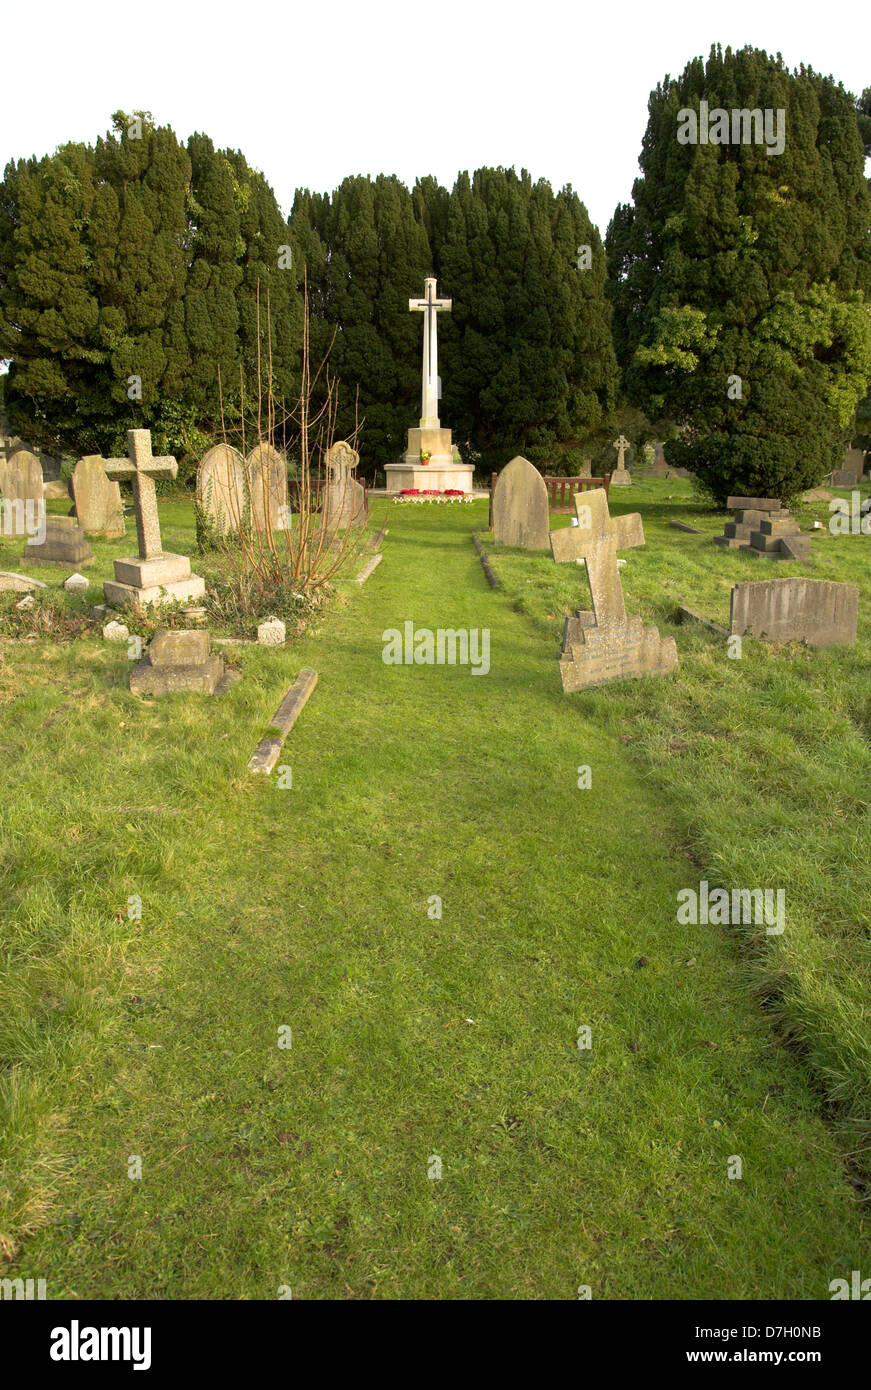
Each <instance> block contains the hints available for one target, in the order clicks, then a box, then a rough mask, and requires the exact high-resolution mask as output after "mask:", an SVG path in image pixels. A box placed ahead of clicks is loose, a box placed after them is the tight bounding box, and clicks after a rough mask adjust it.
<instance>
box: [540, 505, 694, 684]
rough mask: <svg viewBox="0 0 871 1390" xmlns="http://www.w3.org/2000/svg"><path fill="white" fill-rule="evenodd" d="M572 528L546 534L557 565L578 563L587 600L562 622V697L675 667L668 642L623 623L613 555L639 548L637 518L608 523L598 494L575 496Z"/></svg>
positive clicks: (634, 623)
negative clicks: (584, 579) (581, 563)
mask: <svg viewBox="0 0 871 1390" xmlns="http://www.w3.org/2000/svg"><path fill="white" fill-rule="evenodd" d="M575 511H576V513H577V526H572V527H568V528H566V529H565V530H560V531H551V533H550V545H551V553H552V554H553V558H554V559H555V560H556V561H557V562H567V561H572V560H583V561H584V562H585V564H586V569H587V579H588V581H589V585H590V594H591V596H592V600H593V607H592V610H582V611H581V612H579V613H577V614H576V615H575V617H574V618H568V619H567V620H566V626H565V632H564V634H563V648H562V652H561V654H560V679H561V681H562V686H563V690H564V691H565V692H566V693H569V692H571V691H575V690H584V689H586V688H587V687H588V686H592V685H602V684H603V683H604V682H605V681H611V680H618V679H620V678H621V677H628V676H662V675H666V674H667V673H668V672H670V671H674V670H675V669H676V668H677V664H678V655H677V646H676V645H675V641H674V638H673V637H666V638H661V637H660V635H659V633H658V632H657V630H656V628H655V627H645V626H644V624H643V622H642V621H641V618H640V617H637V616H636V617H631V618H630V617H627V615H626V609H625V606H624V603H623V589H622V586H621V584H620V571H619V569H618V567H617V566H618V560H617V550H618V549H623V548H626V547H629V546H636V545H643V544H644V528H643V527H642V524H641V517H640V516H639V514H638V513H637V512H633V513H632V514H630V515H629V516H620V517H612V516H610V515H609V511H608V498H607V495H606V493H605V489H604V488H596V489H594V490H593V491H591V492H584V493H580V492H579V493H576V494H575Z"/></svg>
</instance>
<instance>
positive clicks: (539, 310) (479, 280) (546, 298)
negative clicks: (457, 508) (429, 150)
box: [440, 168, 617, 471]
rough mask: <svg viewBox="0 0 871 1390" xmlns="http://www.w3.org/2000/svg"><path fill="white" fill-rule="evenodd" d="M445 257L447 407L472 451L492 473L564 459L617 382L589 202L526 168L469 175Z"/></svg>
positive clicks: (453, 213)
mask: <svg viewBox="0 0 871 1390" xmlns="http://www.w3.org/2000/svg"><path fill="white" fill-rule="evenodd" d="M581 248H588V254H587V252H586V251H585V252H584V254H583V257H582V255H581ZM582 259H583V268H582V266H581V264H580V262H581V260H582ZM440 262H441V267H442V285H441V289H442V290H443V291H444V293H445V294H448V295H451V296H452V298H453V300H454V312H453V315H452V318H453V324H452V325H450V326H449V327H448V328H447V330H446V332H445V345H444V364H445V366H444V371H445V409H444V414H445V420H446V422H447V423H448V424H449V425H450V426H451V427H452V428H453V429H454V430H455V438H458V439H459V440H460V442H461V450H462V451H463V453H464V457H466V458H467V459H469V460H471V461H474V462H475V463H476V464H479V465H480V467H482V468H483V469H484V470H485V471H489V470H490V469H491V468H496V467H499V466H501V464H503V463H504V462H506V461H507V460H508V459H509V458H511V457H512V455H513V454H516V453H525V454H526V456H527V457H528V458H530V460H532V461H533V462H536V463H541V464H544V463H548V464H550V465H551V466H557V467H558V466H560V464H559V462H558V460H559V459H560V457H561V456H562V455H563V453H564V452H565V450H566V449H567V448H569V449H571V448H572V446H573V445H574V444H576V442H577V441H578V440H579V439H581V438H582V437H584V436H585V435H586V434H588V433H589V432H591V431H594V430H596V429H597V428H599V427H600V426H601V425H602V423H603V421H604V420H605V419H606V417H607V416H608V414H609V412H610V411H611V410H612V408H613V405H614V395H615V389H616V377H617V371H616V363H615V359H614V353H613V347H612V344H611V338H610V331H609V319H610V307H609V305H608V302H607V300H606V298H605V293H604V284H605V256H604V251H603V248H602V243H601V240H600V238H599V235H598V233H597V231H596V229H595V228H594V227H593V225H592V223H591V222H590V220H589V217H588V216H587V213H586V209H585V208H584V206H583V204H582V203H581V202H580V200H579V199H578V197H577V195H576V194H575V193H574V192H573V190H572V189H571V187H567V188H565V189H563V190H562V191H561V192H560V193H559V194H557V195H554V193H553V191H552V189H551V187H550V185H549V184H548V183H547V182H546V181H545V180H540V181H539V182H537V183H535V184H533V182H532V180H531V178H530V176H529V174H528V173H527V172H526V171H525V170H524V171H523V172H522V173H521V174H520V175H517V174H516V173H515V171H514V170H513V169H509V170H505V169H502V168H499V169H479V170H477V171H476V173H475V174H474V175H473V176H472V177H471V178H470V176H469V175H468V173H464V174H461V175H460V176H459V177H458V179H457V181H456V183H455V185H454V188H453V190H452V193H451V197H450V203H449V210H448V219H447V229H446V232H445V239H444V243H443V244H442V246H441V248H440ZM588 262H589V263H588Z"/></svg>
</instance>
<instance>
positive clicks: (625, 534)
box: [550, 487, 644, 627]
mask: <svg viewBox="0 0 871 1390" xmlns="http://www.w3.org/2000/svg"><path fill="white" fill-rule="evenodd" d="M575 511H576V512H577V514H578V524H577V526H569V527H566V528H565V529H563V530H560V531H551V533H550V548H551V553H552V555H553V558H554V559H555V560H556V561H557V562H560V561H565V560H584V561H586V565H587V578H588V580H589V581H590V593H591V594H592V596H593V615H594V617H595V620H596V627H607V626H612V625H614V624H622V623H625V622H626V608H625V606H624V604H623V586H622V585H621V583H620V571H619V570H618V568H617V551H618V550H627V549H629V548H630V547H631V546H635V545H643V544H644V528H643V526H642V525H641V515H640V513H639V512H630V513H629V515H628V516H611V515H610V513H609V511H608V494H607V493H606V492H605V489H604V488H603V487H599V488H594V489H593V490H592V491H591V492H577V493H575Z"/></svg>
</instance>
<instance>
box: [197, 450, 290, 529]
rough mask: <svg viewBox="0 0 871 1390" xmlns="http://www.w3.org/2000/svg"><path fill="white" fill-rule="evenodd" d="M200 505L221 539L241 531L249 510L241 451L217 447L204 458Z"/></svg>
mask: <svg viewBox="0 0 871 1390" xmlns="http://www.w3.org/2000/svg"><path fill="white" fill-rule="evenodd" d="M285 486H286V485H285ZM197 503H198V504H199V506H200V508H201V510H202V511H203V512H204V514H205V516H206V517H207V518H208V519H209V521H210V522H211V525H212V526H213V527H214V528H215V530H216V531H218V532H219V533H220V534H221V535H226V534H227V532H228V531H238V530H239V526H240V525H241V523H242V520H243V518H244V517H245V515H246V512H247V509H248V508H247V499H246V497H245V464H244V461H243V459H242V455H241V454H240V453H239V451H238V449H234V448H233V447H232V445H230V444H216V445H215V446H214V448H212V449H209V451H208V453H206V454H204V455H203V458H202V460H201V461H200V466H199V468H198V469H197Z"/></svg>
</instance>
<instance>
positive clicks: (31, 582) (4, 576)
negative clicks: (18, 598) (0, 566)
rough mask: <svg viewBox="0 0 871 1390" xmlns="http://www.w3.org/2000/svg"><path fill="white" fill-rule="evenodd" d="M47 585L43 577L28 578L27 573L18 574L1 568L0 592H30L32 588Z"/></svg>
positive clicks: (42, 587)
mask: <svg viewBox="0 0 871 1390" xmlns="http://www.w3.org/2000/svg"><path fill="white" fill-rule="evenodd" d="M46 587H47V585H45V584H44V583H43V581H42V580H41V579H28V577H27V575H26V574H17V573H15V572H14V571H12V570H0V594H3V593H13V594H29V593H30V591H31V590H32V589H45V588H46Z"/></svg>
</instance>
